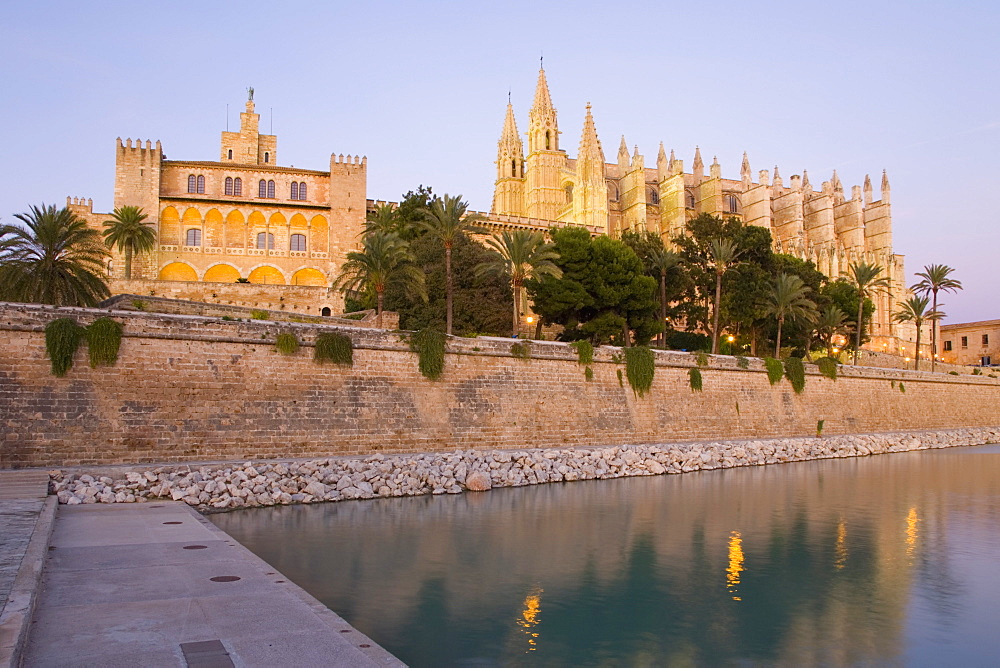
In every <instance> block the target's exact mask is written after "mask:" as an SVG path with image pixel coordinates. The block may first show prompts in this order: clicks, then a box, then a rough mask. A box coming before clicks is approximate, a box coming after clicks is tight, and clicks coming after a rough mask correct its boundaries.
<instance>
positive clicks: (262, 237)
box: [257, 232, 274, 250]
mask: <svg viewBox="0 0 1000 668" xmlns="http://www.w3.org/2000/svg"><path fill="white" fill-rule="evenodd" d="M265 244H266V248H267V249H268V250H273V249H274V235H273V234H271V233H270V232H258V233H257V248H265Z"/></svg>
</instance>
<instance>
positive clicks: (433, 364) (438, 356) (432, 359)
mask: <svg viewBox="0 0 1000 668" xmlns="http://www.w3.org/2000/svg"><path fill="white" fill-rule="evenodd" d="M444 343H445V335H444V332H439V331H438V330H436V329H422V330H420V331H419V332H417V333H416V334H414V335H413V336H411V337H410V350H412V351H413V352H415V353H417V365H418V367H419V368H420V373H421V374H423V376H424V377H425V378H427V379H429V380H437V379H438V378H440V377H441V374H442V373H443V372H444Z"/></svg>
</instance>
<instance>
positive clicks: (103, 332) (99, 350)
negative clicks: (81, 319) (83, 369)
mask: <svg viewBox="0 0 1000 668" xmlns="http://www.w3.org/2000/svg"><path fill="white" fill-rule="evenodd" d="M123 329H124V328H123V327H122V324H121V323H120V322H118V321H117V320H112V319H111V318H98V319H97V320H95V321H94V322H92V323H90V326H89V327H87V330H86V336H87V352H88V353H89V354H90V366H91V368H97V367H99V366H113V365H114V363H115V362H117V361H118V350H119V349H120V348H121V345H122V330H123Z"/></svg>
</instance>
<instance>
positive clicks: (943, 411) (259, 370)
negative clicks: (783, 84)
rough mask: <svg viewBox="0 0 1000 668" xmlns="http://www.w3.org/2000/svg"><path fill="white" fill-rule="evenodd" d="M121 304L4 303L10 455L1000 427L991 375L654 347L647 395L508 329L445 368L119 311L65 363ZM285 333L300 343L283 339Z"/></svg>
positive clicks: (3, 382) (3, 380)
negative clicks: (824, 367) (50, 340)
mask: <svg viewBox="0 0 1000 668" xmlns="http://www.w3.org/2000/svg"><path fill="white" fill-rule="evenodd" d="M108 315H109V312H108V311H103V310H99V309H57V308H52V307H42V306H37V305H23V304H22V305H15V304H6V305H4V304H0V468H20V467H40V466H44V467H64V466H79V465H89V466H92V465H106V464H108V465H110V464H121V463H137V462H161V463H169V462H204V461H219V460H226V461H247V460H262V459H277V458H289V457H292V458H303V459H305V458H311V459H321V458H325V457H331V456H343V455H362V456H363V455H368V454H374V453H383V454H391V453H396V454H399V453H418V452H430V451H437V452H451V451H455V450H463V451H465V450H469V449H477V450H506V449H511V448H566V447H573V446H611V445H614V446H620V445H626V444H656V443H664V442H676V441H682V440H694V439H755V438H785V437H793V436H808V435H812V434H815V433H816V429H817V423H818V422H819V421H820V420H822V421H823V423H824V428H823V434H824V435H836V434H859V433H873V432H888V431H895V430H913V429H936V430H939V429H950V428H961V427H971V426H978V427H989V426H992V425H997V424H1000V380H997V379H993V378H988V377H985V376H951V375H948V374H942V373H937V374H932V373H929V372H914V371H902V370H894V369H872V368H863V367H847V366H843V367H840V371H839V376H838V378H837V379H836V380H831V379H829V378H826V377H823V376H822V375H820V374H819V372H818V370H817V369H816V367H814V366H812V365H806V383H805V389H804V391H803V392H802V393H800V394H797V393H795V392H794V391H793V389H792V387H791V385H790V383H789V382H788V381H787V380H780V381H778V382H777V383H776V384H771V383H770V382H769V380H768V376H767V372H766V369H765V366H764V363H763V361H761V360H757V359H750V360H741V359H739V358H735V357H727V356H721V355H719V356H704V358H699V357H697V356H694V355H691V354H689V353H683V352H672V351H656V353H655V365H656V366H655V377H654V379H653V383H652V387H651V388H650V390H649V392H648V393H646V394H645V395H644V396H641V397H640V396H637V395H636V393H634V392H633V391H632V389H631V388H630V387H629V385H628V382H627V381H626V380H625V379H624V376H625V371H626V369H625V365H624V364H622V363H621V361H620V357H621V350H620V349H615V348H611V347H602V348H600V349H598V350H596V351H595V354H594V362H593V364H591V365H590V367H591V371H592V374H591V376H590V379H588V376H587V375H586V374H585V367H584V366H582V365H580V364H579V363H578V361H577V353H576V351H575V350H574V349H573V348H572V347H570V346H568V345H566V344H562V343H555V342H543V341H525V342H523V344H524V345H526V346H527V350H526V352H527V356H526V357H525V356H524V355H521V356H520V357H515V356H514V355H513V354H512V345H513V343H514V342H512V341H511V340H510V339H496V338H485V337H483V338H476V339H462V338H450V339H449V340H448V342H447V351H446V355H445V366H444V373H443V374H442V376H441V377H440V378H439V379H438V380H434V381H431V380H428V379H427V378H425V377H423V376H422V375H421V374H420V371H419V369H418V364H417V355H416V354H415V353H413V352H412V351H411V350H410V347H409V342H408V339H407V335H406V334H405V333H393V332H386V331H381V330H375V329H365V328H359V327H340V326H324V325H317V324H307V323H273V322H266V321H251V322H246V321H242V322H234V321H222V320H220V319H218V318H204V317H196V316H182V315H163V314H155V313H135V312H133V313H125V312H111V313H110V315H111V316H112V317H114V318H115V319H116V320H119V321H120V322H122V323H123V325H124V338H123V340H122V345H121V350H120V353H119V359H118V361H117V363H116V364H115V365H114V366H110V367H99V368H96V369H95V368H90V367H89V366H88V364H87V354H86V346H82V347H81V349H80V351H79V352H78V353H77V355H76V358H75V366H74V367H73V368H72V369H71V370H70V371H69V373H68V374H66V376H65V377H62V378H56V377H54V376H53V375H52V373H51V369H50V362H49V360H48V359H46V353H45V336H44V328H45V325H46V323H47V322H49V321H51V320H53V319H55V318H59V317H73V318H76V319H77V321H78V322H79V323H80V324H87V323H89V322H91V321H92V320H94V319H96V318H98V317H102V316H108ZM282 331H292V332H294V333H295V334H296V335H297V337H298V339H299V341H300V342H301V343H302V349H301V350H299V352H298V353H296V354H293V355H283V354H280V353H279V352H277V350H276V349H275V345H274V342H275V337H276V335H277V334H278V333H280V332H282ZM324 331H337V332H341V333H344V334H346V335H348V336H349V337H350V338H351V339H352V341H353V345H354V363H353V366H350V367H347V366H339V365H334V364H317V363H316V362H314V361H313V359H312V353H313V345H314V344H313V342H314V341H315V338H316V336H317V334H318V333H320V332H324ZM518 345H521V344H520V343H519V344H518ZM699 362H702V363H703V364H704V366H702V367H700V374H701V376H702V381H703V382H702V387H703V390H702V391H700V392H696V391H692V389H691V383H690V380H689V373H692V369H693V368H695V367H696V366H697V365H698V364H699Z"/></svg>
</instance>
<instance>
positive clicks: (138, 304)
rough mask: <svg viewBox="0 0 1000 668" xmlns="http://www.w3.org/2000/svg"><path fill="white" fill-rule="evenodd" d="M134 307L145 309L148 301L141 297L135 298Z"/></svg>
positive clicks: (137, 309) (140, 309)
mask: <svg viewBox="0 0 1000 668" xmlns="http://www.w3.org/2000/svg"><path fill="white" fill-rule="evenodd" d="M132 308H134V309H135V310H136V311H145V310H146V302H144V301H142V300H141V299H133V300H132Z"/></svg>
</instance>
